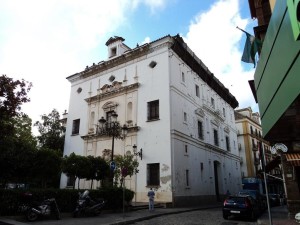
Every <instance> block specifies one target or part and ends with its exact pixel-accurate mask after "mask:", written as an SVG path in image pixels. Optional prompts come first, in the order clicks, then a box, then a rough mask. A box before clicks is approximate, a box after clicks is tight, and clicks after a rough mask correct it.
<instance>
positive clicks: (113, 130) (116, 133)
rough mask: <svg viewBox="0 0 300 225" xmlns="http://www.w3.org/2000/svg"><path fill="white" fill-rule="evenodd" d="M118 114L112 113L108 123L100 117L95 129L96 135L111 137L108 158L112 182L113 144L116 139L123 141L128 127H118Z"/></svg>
mask: <svg viewBox="0 0 300 225" xmlns="http://www.w3.org/2000/svg"><path fill="white" fill-rule="evenodd" d="M117 118H118V114H117V113H116V112H115V111H113V112H112V113H111V115H110V117H109V118H108V121H107V120H106V119H104V117H103V116H102V117H101V119H100V120H99V124H100V125H99V126H98V128H97V134H98V135H107V136H109V137H112V145H111V158H110V166H111V170H112V173H111V179H112V180H113V177H114V173H113V170H114V169H115V168H114V167H115V163H114V144H115V138H118V139H124V138H125V137H126V135H127V131H128V127H127V126H126V125H125V124H124V125H123V126H121V125H120V123H119V122H118V121H117Z"/></svg>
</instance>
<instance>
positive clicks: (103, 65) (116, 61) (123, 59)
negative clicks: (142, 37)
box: [67, 36, 172, 82]
mask: <svg viewBox="0 0 300 225" xmlns="http://www.w3.org/2000/svg"><path fill="white" fill-rule="evenodd" d="M167 37H168V36H165V37H163V38H161V39H158V40H156V41H153V42H151V43H148V44H144V45H141V46H138V47H136V48H134V49H132V50H129V51H126V52H125V53H124V54H122V55H121V56H119V57H116V58H113V59H110V60H107V61H101V62H99V63H98V64H95V63H94V64H93V65H92V66H90V67H88V66H87V67H86V68H85V70H84V71H82V72H79V73H76V74H73V75H71V76H69V77H67V79H68V80H69V81H70V82H73V81H76V80H78V79H83V78H86V77H90V76H93V75H95V74H97V73H101V72H103V71H107V70H109V69H111V68H114V67H116V66H120V65H121V64H125V63H127V62H130V61H132V60H135V59H138V58H141V57H142V56H146V55H147V54H150V53H153V52H154V51H157V50H158V49H161V48H163V47H166V46H167V47H171V45H172V43H171V42H170V41H168V40H166V42H161V43H159V41H160V40H162V39H164V38H167Z"/></svg>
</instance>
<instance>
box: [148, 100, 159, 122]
mask: <svg viewBox="0 0 300 225" xmlns="http://www.w3.org/2000/svg"><path fill="white" fill-rule="evenodd" d="M158 119H159V100H155V101H152V102H148V121H150V120H158Z"/></svg>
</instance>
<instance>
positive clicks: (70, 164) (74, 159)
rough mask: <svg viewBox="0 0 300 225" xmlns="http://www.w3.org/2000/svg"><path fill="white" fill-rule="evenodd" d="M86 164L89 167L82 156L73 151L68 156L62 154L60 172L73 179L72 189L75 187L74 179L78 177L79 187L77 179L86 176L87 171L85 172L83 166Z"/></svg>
mask: <svg viewBox="0 0 300 225" xmlns="http://www.w3.org/2000/svg"><path fill="white" fill-rule="evenodd" d="M87 166H88V167H89V165H88V163H86V162H85V161H84V159H83V156H80V155H76V154H75V153H74V152H72V153H71V154H70V155H69V156H64V158H63V161H62V172H64V173H65V174H66V175H67V176H68V177H70V178H71V179H72V180H73V181H74V183H73V189H75V181H76V179H78V189H79V180H80V179H81V178H82V177H84V176H88V173H87V172H86V170H87V168H84V167H87Z"/></svg>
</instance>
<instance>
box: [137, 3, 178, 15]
mask: <svg viewBox="0 0 300 225" xmlns="http://www.w3.org/2000/svg"><path fill="white" fill-rule="evenodd" d="M170 1H172V0H133V1H132V6H133V8H137V7H138V5H140V4H144V5H145V6H146V7H148V8H150V11H151V13H152V14H153V13H155V12H156V11H157V10H162V9H164V8H165V7H166V5H167V3H168V2H170Z"/></svg>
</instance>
